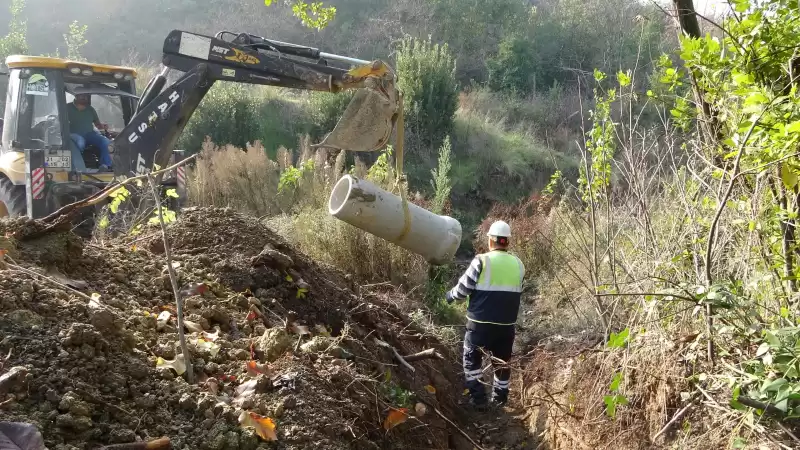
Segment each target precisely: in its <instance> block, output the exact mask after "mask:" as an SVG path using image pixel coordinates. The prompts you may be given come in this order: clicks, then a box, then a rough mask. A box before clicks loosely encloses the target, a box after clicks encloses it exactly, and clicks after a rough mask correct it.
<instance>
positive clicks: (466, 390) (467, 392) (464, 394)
mask: <svg viewBox="0 0 800 450" xmlns="http://www.w3.org/2000/svg"><path fill="white" fill-rule="evenodd" d="M461 395H463V396H464V397H466V396H468V395H469V389H464V392H462V393H461Z"/></svg>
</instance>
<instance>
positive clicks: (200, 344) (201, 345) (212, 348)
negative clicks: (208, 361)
mask: <svg viewBox="0 0 800 450" xmlns="http://www.w3.org/2000/svg"><path fill="white" fill-rule="evenodd" d="M195 345H196V346H197V348H198V349H201V350H204V351H206V352H208V354H209V355H211V357H212V358H213V357H215V356H217V353H219V344H215V343H213V342H211V341H207V340H205V339H203V338H198V339H197V340H196V341H195Z"/></svg>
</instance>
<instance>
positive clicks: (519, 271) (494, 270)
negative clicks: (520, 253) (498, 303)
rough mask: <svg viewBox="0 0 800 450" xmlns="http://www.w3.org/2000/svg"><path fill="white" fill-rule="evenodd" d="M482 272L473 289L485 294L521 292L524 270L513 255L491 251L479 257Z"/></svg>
mask: <svg viewBox="0 0 800 450" xmlns="http://www.w3.org/2000/svg"><path fill="white" fill-rule="evenodd" d="M480 259H481V264H482V266H483V267H482V270H481V274H480V276H478V283H477V284H476V285H475V289H476V290H479V291H486V292H522V277H523V272H524V269H523V267H522V262H521V261H520V260H519V258H517V257H516V256H514V255H511V254H508V253H506V252H501V251H492V252H489V253H486V254H483V255H480Z"/></svg>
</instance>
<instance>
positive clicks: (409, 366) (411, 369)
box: [375, 338, 416, 372]
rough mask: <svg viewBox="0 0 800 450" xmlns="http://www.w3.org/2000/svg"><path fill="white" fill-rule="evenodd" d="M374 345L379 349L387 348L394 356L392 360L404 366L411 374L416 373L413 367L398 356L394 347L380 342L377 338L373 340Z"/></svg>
mask: <svg viewBox="0 0 800 450" xmlns="http://www.w3.org/2000/svg"><path fill="white" fill-rule="evenodd" d="M375 343H376V344H377V345H378V346H380V347H383V348H388V349H389V350H391V351H392V353H393V354H394V359H396V360H397V362H399V363H400V364H402V365H404V366H405V367H406V368H407V369H408V370H410V371H412V372H416V370H415V369H414V366H412V365H411V364H409V363H408V361H406V360H405V359H404V358H403V356H402V355H400V353H397V349H395V348H394V347H392V346H391V345H389V344H388V343H387V342H384V341H382V340H380V339H378V338H375Z"/></svg>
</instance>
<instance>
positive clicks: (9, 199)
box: [0, 176, 28, 218]
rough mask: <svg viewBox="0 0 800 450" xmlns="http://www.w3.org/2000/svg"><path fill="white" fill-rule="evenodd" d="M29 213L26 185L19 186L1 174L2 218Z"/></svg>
mask: <svg viewBox="0 0 800 450" xmlns="http://www.w3.org/2000/svg"><path fill="white" fill-rule="evenodd" d="M27 213H28V205H27V201H26V199H25V186H17V185H15V184H14V183H12V182H11V180H9V179H8V178H6V177H4V176H0V218H3V217H19V216H24V215H25V214H27Z"/></svg>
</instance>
